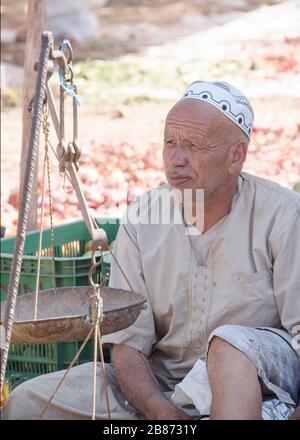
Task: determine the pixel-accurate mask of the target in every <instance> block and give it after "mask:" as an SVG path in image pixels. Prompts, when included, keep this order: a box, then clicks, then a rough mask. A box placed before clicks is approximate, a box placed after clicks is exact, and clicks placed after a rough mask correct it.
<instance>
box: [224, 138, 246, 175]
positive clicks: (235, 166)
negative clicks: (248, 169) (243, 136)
mask: <svg viewBox="0 0 300 440" xmlns="http://www.w3.org/2000/svg"><path fill="white" fill-rule="evenodd" d="M247 150H248V143H247V142H243V141H242V142H237V143H236V144H234V145H233V146H232V147H231V152H230V153H231V154H230V163H229V167H228V171H229V172H230V173H231V174H236V173H239V172H240V171H241V169H242V167H243V163H244V162H245V160H246V156H247Z"/></svg>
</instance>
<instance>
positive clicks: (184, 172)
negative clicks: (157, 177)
mask: <svg viewBox="0 0 300 440" xmlns="http://www.w3.org/2000/svg"><path fill="white" fill-rule="evenodd" d="M166 173H167V174H172V175H176V176H180V177H194V175H193V173H192V172H191V171H190V170H188V169H186V168H172V167H168V168H166Z"/></svg>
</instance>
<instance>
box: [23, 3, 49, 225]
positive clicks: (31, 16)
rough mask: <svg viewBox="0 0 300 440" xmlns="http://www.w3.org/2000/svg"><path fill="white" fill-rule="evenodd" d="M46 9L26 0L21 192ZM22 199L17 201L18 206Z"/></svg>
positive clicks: (33, 213) (33, 221)
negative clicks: (31, 105) (36, 65)
mask: <svg viewBox="0 0 300 440" xmlns="http://www.w3.org/2000/svg"><path fill="white" fill-rule="evenodd" d="M45 23H46V10H45V1H44V0H28V11H27V37H26V48H25V61H24V83H23V133H22V153H21V164H20V190H19V194H20V195H21V194H22V193H23V185H24V174H25V165H26V157H27V151H28V142H29V139H30V130H31V115H30V113H29V112H28V106H29V103H30V100H31V98H32V97H33V96H34V94H35V87H36V80H37V72H35V71H34V64H35V63H36V62H37V61H38V59H39V53H40V48H41V34H42V32H43V31H44V30H45V29H44V27H45ZM38 168H39V167H38V160H37V166H36V169H35V176H34V181H33V187H32V196H31V204H30V211H29V212H30V216H29V218H28V223H27V230H28V231H30V230H33V229H36V228H37V198H38V197H37V194H38ZM21 203H22V200H20V201H19V206H20V204H21Z"/></svg>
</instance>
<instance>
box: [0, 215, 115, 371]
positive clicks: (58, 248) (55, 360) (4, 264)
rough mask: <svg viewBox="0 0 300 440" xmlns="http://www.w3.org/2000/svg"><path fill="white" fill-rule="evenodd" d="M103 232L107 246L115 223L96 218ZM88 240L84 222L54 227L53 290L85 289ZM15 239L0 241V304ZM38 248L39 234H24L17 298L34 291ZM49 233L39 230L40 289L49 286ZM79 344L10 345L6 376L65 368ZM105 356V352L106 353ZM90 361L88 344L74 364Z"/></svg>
mask: <svg viewBox="0 0 300 440" xmlns="http://www.w3.org/2000/svg"><path fill="white" fill-rule="evenodd" d="M96 221H97V223H98V224H99V225H100V226H101V227H102V228H103V229H104V230H105V231H106V233H107V236H108V241H109V243H111V242H112V241H113V240H114V239H115V238H116V235H117V231H118V228H119V220H118V219H114V220H113V221H114V223H113V222H112V219H109V221H108V219H96ZM90 240H91V237H90V234H89V232H88V230H87V227H86V225H85V223H84V221H82V220H80V221H76V222H72V223H68V224H65V225H61V226H56V227H55V228H54V245H55V246H54V247H55V282H56V286H57V287H67V286H88V285H89V282H88V271H89V269H90V267H91V257H90V256H87V257H84V256H82V255H83V253H84V246H85V244H86V243H87V242H88V241H90ZM14 244H15V237H11V238H3V239H1V285H0V289H1V290H0V295H1V301H3V300H4V299H5V298H6V295H7V288H8V284H9V276H10V268H11V264H12V258H13V251H14ZM38 247H39V231H34V232H29V233H27V234H26V240H25V246H24V256H23V260H22V267H21V276H20V283H19V290H18V295H22V294H25V293H29V292H34V291H35V284H36V271H37V260H38V257H37V252H38ZM51 247H52V246H51V231H50V228H48V229H45V230H44V231H43V240H42V255H43V256H42V257H41V264H40V289H48V288H51V287H53V275H52V257H51ZM109 266H110V265H109V264H108V263H105V264H104V265H103V268H101V269H99V271H98V273H97V275H96V280H97V279H99V278H100V275H102V273H104V272H105V273H107V272H109V269H110V267H109ZM80 344H81V342H80V341H76V342H65V343H60V344H30V345H28V344H25V345H15V344H12V345H11V348H10V352H9V357H8V364H7V376H8V377H10V376H11V375H15V374H20V375H21V376H23V377H24V378H32V377H35V376H38V375H40V374H45V373H51V372H53V371H57V370H62V369H65V368H67V367H68V365H69V364H70V363H71V361H72V359H73V357H74V356H75V354H76V353H77V351H78V348H79V346H80ZM106 356H108V353H106ZM92 359H93V344H92V341H90V342H89V343H88V344H87V345H86V347H85V348H84V350H83V351H82V353H81V355H80V357H79V359H78V361H77V364H80V363H84V362H88V361H91V360H92Z"/></svg>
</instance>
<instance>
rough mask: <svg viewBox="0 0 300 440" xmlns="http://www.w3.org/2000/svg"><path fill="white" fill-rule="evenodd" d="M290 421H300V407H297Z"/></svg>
mask: <svg viewBox="0 0 300 440" xmlns="http://www.w3.org/2000/svg"><path fill="white" fill-rule="evenodd" d="M290 420H300V405H299V406H296V408H295V410H294V412H293V414H292V415H291V417H290Z"/></svg>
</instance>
